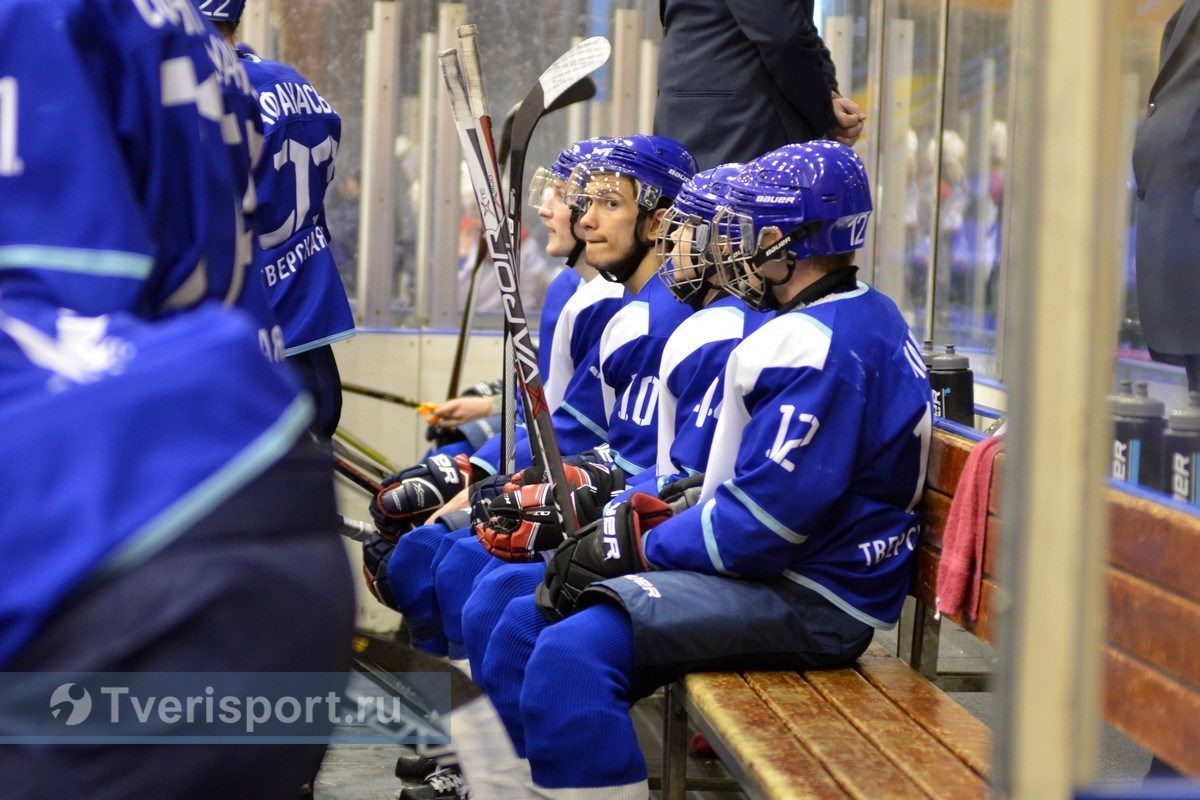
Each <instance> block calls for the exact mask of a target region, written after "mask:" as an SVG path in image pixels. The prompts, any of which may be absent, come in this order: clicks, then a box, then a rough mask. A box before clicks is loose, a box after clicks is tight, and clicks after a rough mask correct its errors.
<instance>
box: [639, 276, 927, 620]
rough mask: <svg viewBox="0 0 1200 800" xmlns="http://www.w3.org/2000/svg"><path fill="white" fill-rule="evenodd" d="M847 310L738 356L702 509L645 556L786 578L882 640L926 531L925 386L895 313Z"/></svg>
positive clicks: (816, 309) (662, 564)
mask: <svg viewBox="0 0 1200 800" xmlns="http://www.w3.org/2000/svg"><path fill="white" fill-rule="evenodd" d="M835 297H838V296H835ZM841 297H842V299H839V300H837V301H836V302H829V301H824V304H823V305H822V304H814V305H813V306H811V307H810V308H809V309H806V310H804V311H794V312H791V313H788V314H785V315H783V316H781V317H778V318H777V319H775V320H772V321H771V322H769V323H767V324H766V325H764V326H763V327H762V328H760V329H759V330H758V331H757V332H755V333H754V334H753V335H751V336H750V337H748V338H747V339H746V340H745V341H743V342H742V343H741V344H740V345H738V347H736V348H735V349H734V351H733V353H732V355H731V356H730V359H729V363H728V366H727V368H726V373H725V387H724V392H723V398H722V407H721V413H720V417H719V419H718V422H717V427H716V432H715V434H714V439H713V446H712V451H711V453H710V456H709V466H708V470H707V471H706V473H705V481H704V487H703V491H702V494H701V502H700V504H699V505H697V506H695V507H693V508H691V509H688V510H687V511H686V512H684V513H683V514H681V515H679V516H678V517H675V518H673V519H671V520H668V521H667V522H665V523H663V524H662V525H661V526H659V528H656V529H655V530H654V531H653V532H652V533H651V534H649V535H648V537H647V540H646V555H647V558H648V559H649V560H650V562H651V563H652V564H653V565H654V566H655V567H656V568H666V569H692V570H698V571H703V572H708V573H714V574H726V575H735V576H738V577H742V578H748V579H758V580H766V579H772V578H777V577H780V576H782V577H785V578H787V579H789V580H792V581H794V582H796V583H799V584H801V585H803V586H806V587H808V588H810V589H812V590H814V591H816V592H818V593H819V594H821V595H823V596H824V597H826V598H827V599H828V600H830V602H832V603H833V604H835V605H837V606H838V607H839V608H842V609H843V610H844V611H846V612H847V613H848V614H851V615H852V616H854V617H856V618H858V619H860V620H861V621H863V622H865V623H867V624H870V625H872V626H875V627H879V628H886V627H890V626H891V625H892V624H893V623H894V622H895V619H896V618H897V616H898V615H899V609H900V605H901V604H902V603H903V599H904V594H905V591H906V589H907V583H908V576H909V574H910V569H911V557H912V553H913V552H914V550H915V547H916V541H917V536H918V531H919V526H918V521H917V517H916V515H915V513H914V511H915V508H916V504H917V502H918V501H919V498H920V496H921V489H922V487H923V484H924V469H925V459H926V457H927V455H928V446H929V436H930V422H931V416H930V415H931V410H930V408H929V398H928V396H927V395H925V394H923V392H925V391H927V389H926V388H925V387H927V386H928V380H927V378H926V376H925V374H924V368H923V365H922V364H921V359H920V352H919V348H917V346H916V344H915V342H914V341H913V340H912V337H911V335H910V334H909V333H908V330H907V327H906V326H904V325H903V319H902V318H901V317H900V315H899V312H898V311H895V306H894V305H893V304H892V303H891V301H890V300H887V299H886V298H884V297H883V296H882V295H879V294H878V293H877V292H874V291H873V290H866V289H865V288H864V289H863V290H862V291H861V292H859V293H857V294H855V293H847V294H846V295H844V296H841ZM835 331H836V333H835Z"/></svg>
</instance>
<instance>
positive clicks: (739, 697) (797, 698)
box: [662, 424, 1200, 800]
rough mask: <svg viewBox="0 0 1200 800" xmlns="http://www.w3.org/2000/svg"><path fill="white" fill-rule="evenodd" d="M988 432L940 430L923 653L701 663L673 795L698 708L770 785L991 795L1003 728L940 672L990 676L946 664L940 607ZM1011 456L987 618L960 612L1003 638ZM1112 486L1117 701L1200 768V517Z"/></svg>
mask: <svg viewBox="0 0 1200 800" xmlns="http://www.w3.org/2000/svg"><path fill="white" fill-rule="evenodd" d="M979 439H980V436H979V434H976V433H975V432H974V431H971V430H970V429H967V428H963V427H961V426H957V425H952V424H947V425H941V424H939V426H938V427H936V428H935V431H934V439H933V445H932V448H931V452H930V462H929V470H928V474H927V478H926V493H925V499H924V501H923V511H922V513H923V527H922V540H921V544H920V549H919V552H918V558H917V565H916V575H915V579H914V581H913V586H912V590H911V593H912V595H913V597H914V598H915V600H916V609H915V615H914V617H913V621H912V623H911V624H909V625H906V626H904V628H902V641H901V649H902V650H908V651H909V653H908V658H907V660H901V659H900V658H898V657H896V656H894V655H892V654H890V653H889V652H887V651H886V650H885V649H884V648H882V647H881V646H879V645H878V644H872V645H871V647H870V648H869V649H868V650H867V651H866V653H864V654H863V656H862V657H861V658H860V659H859V661H858V663H857V664H856V665H855V667H854V668H852V669H841V670H825V671H810V672H804V673H796V672H740V673H737V672H722V673H696V674H693V675H689V676H687V678H685V679H684V680H683V681H681V682H679V683H676V684H674V685H672V686H670V687H668V689H667V696H666V704H665V714H666V719H665V725H664V737H663V772H662V788H663V794H662V796H663V798H664V800H682V798H683V796H684V791H685V786H686V784H687V783H688V782H687V781H686V774H685V773H686V767H687V754H686V745H687V741H686V737H687V720H688V719H689V718H690V720H691V721H692V722H693V723H694V724H695V726H696V727H697V728H698V729H699V730H700V731H702V732H703V733H704V734H705V735H706V736H707V738H708V740H709V742H710V743H711V744H712V746H713V748H714V749H715V750H716V751H717V753H718V755H719V756H720V757H721V760H722V762H723V763H724V764H725V766H726V768H728V769H729V771H730V773H731V774H732V775H733V777H734V778H735V779H736V780H737V782H738V783H739V784H740V786H741V787H742V789H743V790H744V791H745V792H746V793H747V794H748V795H749V796H751V797H754V798H770V799H771V800H800V799H801V798H813V799H814V800H817V799H819V800H825V799H826V798H830V799H831V800H832V799H833V798H837V799H838V800H844V799H845V798H871V799H872V800H876V799H877V798H931V799H936V800H966V799H969V798H983V797H986V796H987V791H988V790H987V778H988V759H989V752H990V747H991V734H990V732H989V731H988V729H987V727H986V726H985V725H984V724H983V723H982V722H980V721H979V720H978V719H976V718H975V717H974V716H973V715H972V714H971V713H970V712H968V711H967V710H966V709H965V708H963V707H962V706H960V705H959V704H958V703H956V702H955V701H954V700H953V699H951V698H950V696H949V695H947V694H946V693H945V691H943V689H942V688H939V684H940V685H942V686H945V687H948V688H951V689H956V688H966V687H967V686H970V685H971V684H972V683H974V684H975V688H977V687H978V685H979V684H980V681H979V679H978V676H975V680H974V681H972V679H971V678H972V676H960V675H947V674H942V675H939V674H938V673H937V646H938V636H939V627H940V620H939V619H938V618H937V617H936V616H935V614H934V613H933V609H934V607H935V598H936V596H937V586H936V584H937V572H938V563H939V560H940V557H941V545H942V541H943V534H944V532H945V528H946V520H947V515H948V513H949V510H950V504H951V502H952V500H953V498H954V495H955V492H956V490H957V489H958V485H959V479H960V477H961V475H962V471H963V466H964V464H965V462H966V459H967V455H968V454H969V453H970V451H971V449H972V447H974V446H975V444H976V442H977V441H979ZM1003 459H1004V456H1003V454H1002V453H1001V454H1000V455H997V456H996V463H995V465H994V467H995V469H996V470H997V472H996V478H995V479H994V480H993V481H992V490H991V492H990V493H989V497H988V514H987V525H986V533H985V537H986V538H985V541H984V558H983V573H984V575H983V585H982V593H981V599H980V608H979V613H978V615H977V618H976V619H974V620H973V621H972V620H967V619H964V618H958V617H955V618H952V619H953V620H954V622H955V623H957V624H959V625H961V626H962V627H963V628H964V629H965V630H967V631H968V632H969V633H970V634H971V635H973V636H976V637H978V638H979V639H982V640H984V641H986V642H988V643H993V642H994V637H995V634H996V615H997V612H998V605H997V603H998V598H997V594H998V584H997V580H996V574H997V572H996V563H997V556H998V553H999V549H1000V548H999V543H1000V538H999V537H1000V528H999V524H998V522H999V516H998V513H997V512H998V500H999V486H1000V483H1001V480H1000V478H1001V474H1002V471H1003ZM1108 498H1109V507H1110V514H1111V520H1112V550H1111V554H1110V563H1109V567H1108V574H1107V580H1108V596H1109V623H1108V641H1107V646H1106V647H1105V650H1104V657H1105V667H1106V681H1105V716H1106V718H1107V720H1108V721H1109V722H1110V723H1111V724H1112V725H1114V726H1115V727H1116V728H1118V729H1119V730H1121V731H1122V732H1124V733H1125V734H1126V735H1128V736H1129V737H1130V738H1132V739H1134V740H1135V741H1137V742H1138V743H1139V744H1140V745H1141V746H1142V747H1144V748H1145V749H1147V750H1149V751H1151V752H1153V753H1154V754H1156V755H1157V756H1159V757H1160V758H1161V759H1162V760H1164V761H1165V762H1167V763H1169V764H1171V765H1172V766H1173V767H1175V768H1177V769H1179V770H1180V771H1181V772H1183V773H1186V774H1188V775H1191V776H1193V777H1200V747H1197V746H1196V743H1197V742H1200V648H1197V647H1196V646H1195V643H1196V642H1198V641H1200V569H1197V567H1196V565H1197V563H1200V517H1197V516H1196V514H1195V512H1194V511H1192V510H1190V509H1189V508H1188V507H1186V506H1183V505H1174V504H1171V503H1169V502H1163V501H1162V498H1161V497H1157V496H1154V497H1152V496H1150V495H1146V494H1144V493H1141V492H1139V491H1137V490H1129V489H1127V488H1124V487H1122V488H1117V487H1115V486H1114V487H1112V488H1110V489H1109V491H1108ZM910 640H911V641H910ZM935 682H936V683H935ZM686 788H692V787H691V786H686ZM697 788H699V787H697Z"/></svg>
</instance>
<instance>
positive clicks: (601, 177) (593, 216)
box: [579, 173, 638, 269]
mask: <svg viewBox="0 0 1200 800" xmlns="http://www.w3.org/2000/svg"><path fill="white" fill-rule="evenodd" d="M583 193H584V195H585V196H586V198H587V210H586V211H585V212H584V214H583V217H582V218H581V219H580V220H579V232H580V233H581V234H583V239H584V241H585V242H587V260H588V263H589V264H591V265H592V266H594V267H596V268H598V269H604V268H605V266H607V265H612V264H616V263H618V262H620V261H621V260H622V259H624V258H626V257H628V255H629V253H630V251H632V250H633V248H634V245H635V244H636V238H635V237H636V235H637V223H638V206H637V201H636V199H635V198H636V197H637V192H636V189H635V187H634V184H633V180H632V179H631V178H628V177H625V176H623V175H622V176H618V175H612V174H608V173H599V174H597V175H595V176H590V177H589V178H588V181H587V183H586V184H585V185H584V191H583Z"/></svg>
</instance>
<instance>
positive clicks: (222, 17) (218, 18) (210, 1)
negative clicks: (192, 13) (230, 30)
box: [200, 0, 246, 26]
mask: <svg viewBox="0 0 1200 800" xmlns="http://www.w3.org/2000/svg"><path fill="white" fill-rule="evenodd" d="M245 9H246V0H200V13H201V14H203V15H204V16H206V17H208V18H209V19H211V20H212V21H213V22H228V23H229V24H230V25H234V26H236V25H237V24H238V23H239V22H241V20H242V12H243V11H244V10H245Z"/></svg>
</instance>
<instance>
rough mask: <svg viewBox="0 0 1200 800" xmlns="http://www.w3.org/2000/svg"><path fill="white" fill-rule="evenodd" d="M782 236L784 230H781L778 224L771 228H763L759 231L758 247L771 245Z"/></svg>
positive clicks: (760, 248)
mask: <svg viewBox="0 0 1200 800" xmlns="http://www.w3.org/2000/svg"><path fill="white" fill-rule="evenodd" d="M782 238H783V231H781V230H779V228H778V227H777V226H775V225H772V226H771V227H769V228H763V229H762V230H761V231H759V232H758V249H759V250H762V249H763V248H764V247H770V246H771V245H773V244H775V243H776V242H778V241H779V240H780V239H782Z"/></svg>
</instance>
